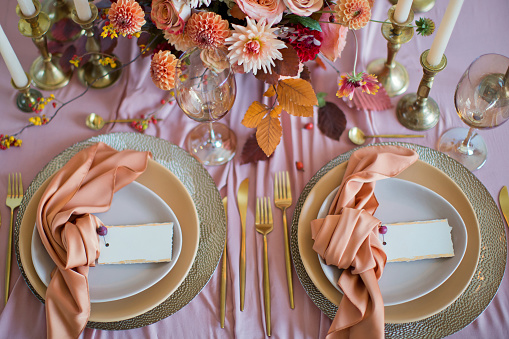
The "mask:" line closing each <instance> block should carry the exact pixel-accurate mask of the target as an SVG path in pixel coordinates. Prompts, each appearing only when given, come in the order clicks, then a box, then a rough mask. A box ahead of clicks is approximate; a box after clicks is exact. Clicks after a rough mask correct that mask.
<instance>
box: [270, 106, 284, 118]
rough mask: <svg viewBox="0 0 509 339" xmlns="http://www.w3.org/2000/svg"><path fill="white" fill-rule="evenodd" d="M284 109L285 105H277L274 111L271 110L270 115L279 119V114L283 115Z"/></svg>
mask: <svg viewBox="0 0 509 339" xmlns="http://www.w3.org/2000/svg"><path fill="white" fill-rule="evenodd" d="M282 111H283V107H281V105H277V106H276V107H274V109H273V110H272V111H270V116H271V117H273V118H278V119H279V116H280V115H281V112H282Z"/></svg>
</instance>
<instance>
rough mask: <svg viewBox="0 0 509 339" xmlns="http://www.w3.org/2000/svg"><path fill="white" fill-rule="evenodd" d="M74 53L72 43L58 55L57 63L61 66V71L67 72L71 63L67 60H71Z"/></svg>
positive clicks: (74, 48) (74, 49)
mask: <svg viewBox="0 0 509 339" xmlns="http://www.w3.org/2000/svg"><path fill="white" fill-rule="evenodd" d="M75 54H76V47H74V45H69V47H67V48H66V49H65V50H64V52H63V53H62V55H61V56H60V60H59V64H60V67H61V68H62V71H63V72H68V71H70V70H71V68H72V65H71V63H70V62H69V61H71V59H72V57H73V56H74V55H75Z"/></svg>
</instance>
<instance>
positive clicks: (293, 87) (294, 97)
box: [276, 78, 318, 111]
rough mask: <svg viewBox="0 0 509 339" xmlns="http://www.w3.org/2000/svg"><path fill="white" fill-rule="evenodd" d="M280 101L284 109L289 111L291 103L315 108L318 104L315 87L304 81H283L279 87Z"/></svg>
mask: <svg viewBox="0 0 509 339" xmlns="http://www.w3.org/2000/svg"><path fill="white" fill-rule="evenodd" d="M276 90H277V95H278V101H279V103H280V104H281V105H283V109H284V110H285V111H288V110H287V109H286V107H288V106H289V105H288V103H289V102H293V103H294V104H297V105H302V106H314V105H317V104H318V101H317V99H316V94H315V91H314V90H313V86H311V84H310V83H309V82H307V81H306V80H302V79H295V78H292V79H285V80H281V81H279V83H278V86H277V89H276Z"/></svg>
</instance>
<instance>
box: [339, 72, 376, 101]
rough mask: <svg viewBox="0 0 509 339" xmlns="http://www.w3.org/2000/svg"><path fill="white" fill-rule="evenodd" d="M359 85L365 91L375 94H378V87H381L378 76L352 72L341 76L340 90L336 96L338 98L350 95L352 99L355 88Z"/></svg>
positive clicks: (349, 97)
mask: <svg viewBox="0 0 509 339" xmlns="http://www.w3.org/2000/svg"><path fill="white" fill-rule="evenodd" d="M358 87H360V88H361V89H362V91H363V92H366V93H368V94H373V95H374V94H376V92H377V91H378V88H380V86H379V85H378V81H377V78H376V76H374V75H372V74H366V73H364V72H360V73H357V74H356V75H354V74H353V73H352V74H347V75H343V76H342V77H341V79H340V80H339V90H338V91H337V93H336V96H337V97H338V98H342V97H348V99H350V100H352V99H353V95H354V92H355V89H356V88H358Z"/></svg>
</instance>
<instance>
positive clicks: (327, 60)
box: [320, 52, 341, 74]
mask: <svg viewBox="0 0 509 339" xmlns="http://www.w3.org/2000/svg"><path fill="white" fill-rule="evenodd" d="M320 55H321V56H322V57H323V60H325V61H326V62H327V63H328V64H329V66H331V67H332V68H334V70H335V71H336V73H338V74H341V72H340V71H339V69H337V68H336V66H335V65H334V64H333V63H332V62H331V61H330V60H329V59H328V58H327V57H326V56H325V55H323V53H322V52H320Z"/></svg>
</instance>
